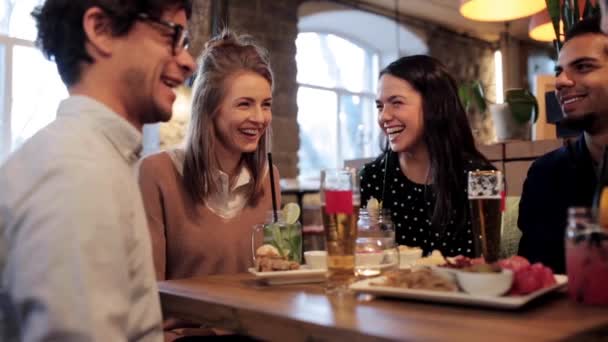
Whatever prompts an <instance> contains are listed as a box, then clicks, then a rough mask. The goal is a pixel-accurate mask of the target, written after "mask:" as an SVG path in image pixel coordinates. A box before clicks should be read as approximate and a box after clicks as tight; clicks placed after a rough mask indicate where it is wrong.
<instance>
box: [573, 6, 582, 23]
mask: <svg viewBox="0 0 608 342" xmlns="http://www.w3.org/2000/svg"><path fill="white" fill-rule="evenodd" d="M572 1H574V11H572V25H574V24H576V23H578V22H579V20H580V18H581V15H580V11H579V7H578V0H572Z"/></svg>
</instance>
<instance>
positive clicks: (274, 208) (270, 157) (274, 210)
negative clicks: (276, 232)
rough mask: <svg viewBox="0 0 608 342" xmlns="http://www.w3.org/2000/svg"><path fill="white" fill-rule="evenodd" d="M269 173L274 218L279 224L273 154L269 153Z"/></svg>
mask: <svg viewBox="0 0 608 342" xmlns="http://www.w3.org/2000/svg"><path fill="white" fill-rule="evenodd" d="M268 172H270V192H271V194H272V218H273V219H274V222H277V221H278V220H279V218H278V217H277V194H276V190H275V189H274V170H273V168H272V153H270V152H268Z"/></svg>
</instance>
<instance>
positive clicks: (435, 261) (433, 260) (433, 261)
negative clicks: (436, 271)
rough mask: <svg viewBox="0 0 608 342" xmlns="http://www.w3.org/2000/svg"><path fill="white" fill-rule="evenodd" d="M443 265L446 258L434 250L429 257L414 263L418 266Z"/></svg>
mask: <svg viewBox="0 0 608 342" xmlns="http://www.w3.org/2000/svg"><path fill="white" fill-rule="evenodd" d="M443 264H445V258H444V257H443V254H441V252H440V251H439V250H437V249H435V250H433V251H432V252H431V254H430V255H429V256H427V257H424V258H420V259H418V260H416V262H415V263H414V265H416V266H439V265H443Z"/></svg>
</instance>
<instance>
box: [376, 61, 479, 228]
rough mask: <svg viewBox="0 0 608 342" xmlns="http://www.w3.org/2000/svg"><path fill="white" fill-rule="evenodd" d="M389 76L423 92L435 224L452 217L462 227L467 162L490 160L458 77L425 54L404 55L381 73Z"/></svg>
mask: <svg viewBox="0 0 608 342" xmlns="http://www.w3.org/2000/svg"><path fill="white" fill-rule="evenodd" d="M386 74H388V75H391V76H394V77H398V78H400V79H402V80H404V81H407V82H408V83H409V84H410V85H411V86H412V87H413V88H414V89H416V91H418V92H419V93H420V95H421V96H422V111H423V123H424V126H423V127H424V131H423V133H422V139H423V141H424V144H425V145H426V147H427V149H428V153H429V158H430V163H431V165H430V178H431V179H430V180H431V183H432V188H433V191H434V193H435V195H436V200H435V207H434V208H433V214H432V219H431V222H432V223H433V226H434V227H442V226H445V225H447V223H448V222H449V221H450V220H454V222H455V223H459V224H460V225H462V224H463V223H464V220H465V218H466V213H468V202H467V196H466V193H465V192H463V189H465V188H466V186H467V184H466V182H467V180H466V177H464V171H465V163H468V161H469V160H474V161H476V164H479V163H481V164H483V165H488V166H489V165H490V162H488V160H487V159H486V158H485V157H484V156H483V155H482V154H481V153H480V152H479V151H478V150H477V148H476V147H475V139H474V138H473V133H471V128H470V126H469V121H468V119H467V116H466V113H465V110H464V107H463V106H462V104H461V103H460V99H459V97H458V88H457V87H456V81H454V78H453V77H452V76H451V75H450V74H449V72H448V70H447V68H446V67H445V66H444V65H443V64H442V63H441V62H439V61H438V60H437V59H435V58H433V57H430V56H426V55H414V56H407V57H402V58H399V59H398V60H396V61H394V62H392V63H391V64H389V65H388V66H387V67H386V68H384V69H382V71H380V77H382V75H386ZM383 152H384V155H385V158H388V157H389V154H390V153H391V151H390V148H389V146H388V141H386V143H385V144H383ZM387 160H388V159H387ZM454 211H455V215H454Z"/></svg>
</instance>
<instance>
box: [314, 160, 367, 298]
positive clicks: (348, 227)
mask: <svg viewBox="0 0 608 342" xmlns="http://www.w3.org/2000/svg"><path fill="white" fill-rule="evenodd" d="M356 184H357V180H356V174H355V171H354V170H352V169H327V170H322V171H321V212H322V217H323V230H324V232H325V241H326V249H327V287H326V292H327V293H330V294H331V293H337V294H341V293H345V292H348V286H349V285H350V283H351V282H352V281H353V279H354V276H355V245H356V241H357V216H358V212H359V203H358V201H357V199H358V198H359V196H358V195H359V194H358V191H359V190H358V189H357V186H356Z"/></svg>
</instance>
